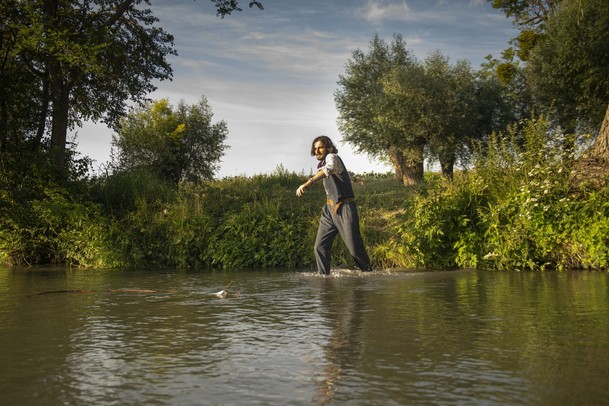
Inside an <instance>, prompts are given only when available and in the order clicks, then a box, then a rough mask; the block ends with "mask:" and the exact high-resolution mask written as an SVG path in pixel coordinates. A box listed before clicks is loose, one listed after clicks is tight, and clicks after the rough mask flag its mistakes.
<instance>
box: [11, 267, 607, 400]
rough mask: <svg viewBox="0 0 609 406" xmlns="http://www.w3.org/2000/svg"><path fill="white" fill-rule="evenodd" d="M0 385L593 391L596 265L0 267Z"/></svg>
mask: <svg viewBox="0 0 609 406" xmlns="http://www.w3.org/2000/svg"><path fill="white" fill-rule="evenodd" d="M222 290H225V293H227V294H226V296H224V297H218V296H216V295H215V293H217V292H219V291H222ZM0 394H1V397H2V404H5V405H18V406H27V405H90V404H95V405H143V404H146V405H216V404H218V405H219V404H222V405H256V404H259V405H310V404H334V405H342V404H349V405H353V404H367V405H455V404H459V405H470V404H485V405H495V404H497V405H499V404H501V405H558V404H560V405H583V404H589V405H599V404H607V402H608V399H609V274H607V273H588V272H585V273H579V272H565V273H492V272H476V271H458V272H434V273H407V272H378V273H376V272H375V273H373V274H361V273H359V272H355V271H354V272H349V271H340V272H335V274H334V275H333V276H332V277H319V276H316V275H314V274H313V273H310V272H280V271H267V272H264V271H247V272H246V271H240V272H185V271H174V270H171V271H151V270H141V271H116V270H112V271H91V270H85V271H83V270H66V269H58V268H55V269H53V268H46V269H45V268H33V269H20V270H15V269H13V270H8V269H0Z"/></svg>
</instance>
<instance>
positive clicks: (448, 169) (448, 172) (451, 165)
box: [440, 159, 455, 180]
mask: <svg viewBox="0 0 609 406" xmlns="http://www.w3.org/2000/svg"><path fill="white" fill-rule="evenodd" d="M440 167H441V168H442V176H444V178H445V179H448V180H453V173H454V171H455V160H454V159H443V160H441V161H440Z"/></svg>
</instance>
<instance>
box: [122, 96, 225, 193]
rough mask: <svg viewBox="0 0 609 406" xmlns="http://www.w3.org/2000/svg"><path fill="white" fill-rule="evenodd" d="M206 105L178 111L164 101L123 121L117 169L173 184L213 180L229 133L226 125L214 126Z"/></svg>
mask: <svg viewBox="0 0 609 406" xmlns="http://www.w3.org/2000/svg"><path fill="white" fill-rule="evenodd" d="M212 118H213V113H212V109H211V107H210V106H209V104H208V102H207V99H206V98H205V97H201V99H200V100H199V103H198V104H195V105H192V106H188V105H186V104H185V103H184V101H180V103H179V104H178V106H177V109H175V110H174V109H173V108H172V106H170V105H169V102H168V100H167V99H161V100H159V101H156V102H152V103H149V104H147V105H146V106H144V107H139V108H134V109H133V110H132V111H131V112H130V113H129V114H128V115H127V116H126V117H125V118H124V119H122V120H121V126H120V129H119V131H118V133H117V134H116V135H115V136H114V137H113V144H114V146H116V147H117V150H118V167H119V168H120V169H123V170H134V169H145V170H147V171H150V172H151V173H152V174H154V175H156V176H158V177H159V178H161V179H162V180H164V181H167V182H170V183H173V184H175V185H177V184H178V182H180V181H183V180H186V181H199V180H202V179H211V178H212V177H213V174H214V172H215V171H216V170H217V169H218V162H219V160H220V158H222V156H223V155H224V150H225V149H226V146H225V144H224V141H225V139H226V135H227V133H228V130H227V126H226V123H225V122H224V121H220V122H217V123H212Z"/></svg>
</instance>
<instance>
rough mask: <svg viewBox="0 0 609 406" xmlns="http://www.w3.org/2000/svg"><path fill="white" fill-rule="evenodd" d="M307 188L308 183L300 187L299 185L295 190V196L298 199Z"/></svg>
mask: <svg viewBox="0 0 609 406" xmlns="http://www.w3.org/2000/svg"><path fill="white" fill-rule="evenodd" d="M308 186H309V182H308V181H307V182H306V183H303V184H302V185H300V186H299V187H298V189H297V190H296V196H298V197H300V196H302V195H303V194H304V192H305V190H306V189H307V187H308Z"/></svg>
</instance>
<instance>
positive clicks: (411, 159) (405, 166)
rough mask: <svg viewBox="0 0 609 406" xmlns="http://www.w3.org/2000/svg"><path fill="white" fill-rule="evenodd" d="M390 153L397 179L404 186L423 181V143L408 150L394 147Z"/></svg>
mask: <svg viewBox="0 0 609 406" xmlns="http://www.w3.org/2000/svg"><path fill="white" fill-rule="evenodd" d="M388 154H389V157H390V158H391V163H392V164H393V167H394V169H395V174H396V179H397V180H398V181H400V182H402V183H403V184H404V186H411V185H418V184H420V183H421V182H423V174H424V172H423V145H420V146H416V147H413V148H410V149H407V150H401V149H398V148H394V147H392V148H390V149H389V150H388Z"/></svg>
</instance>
